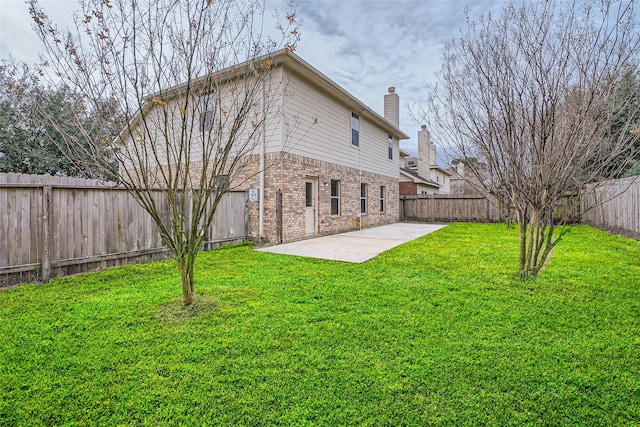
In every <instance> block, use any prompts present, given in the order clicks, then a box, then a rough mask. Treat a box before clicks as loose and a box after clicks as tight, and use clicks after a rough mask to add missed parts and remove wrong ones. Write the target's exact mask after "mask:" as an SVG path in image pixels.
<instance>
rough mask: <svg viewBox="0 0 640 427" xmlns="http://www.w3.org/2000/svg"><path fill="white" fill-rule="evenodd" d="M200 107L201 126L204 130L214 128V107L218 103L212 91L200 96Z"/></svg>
mask: <svg viewBox="0 0 640 427" xmlns="http://www.w3.org/2000/svg"><path fill="white" fill-rule="evenodd" d="M199 104H200V105H199V108H200V128H201V129H202V131H203V132H207V131H210V130H211V129H213V117H214V114H213V111H214V110H213V109H214V108H215V105H216V100H215V97H214V96H213V94H212V93H207V94H204V95H202V96H200V100H199Z"/></svg>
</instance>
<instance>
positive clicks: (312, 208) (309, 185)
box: [304, 178, 318, 234]
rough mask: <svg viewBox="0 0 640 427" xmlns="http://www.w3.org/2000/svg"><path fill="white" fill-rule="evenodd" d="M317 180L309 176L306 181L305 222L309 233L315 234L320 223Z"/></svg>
mask: <svg viewBox="0 0 640 427" xmlns="http://www.w3.org/2000/svg"><path fill="white" fill-rule="evenodd" d="M316 183H317V181H316V179H314V178H307V179H306V180H305V182H304V187H305V218H306V219H305V222H306V232H307V234H315V233H316V226H317V223H318V208H317V205H318V203H317V201H316V199H317V193H318V190H317V184H316Z"/></svg>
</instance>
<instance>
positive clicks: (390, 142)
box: [387, 135, 393, 160]
mask: <svg viewBox="0 0 640 427" xmlns="http://www.w3.org/2000/svg"><path fill="white" fill-rule="evenodd" d="M387 150H388V151H389V160H393V137H392V136H391V135H389V136H388V137H387Z"/></svg>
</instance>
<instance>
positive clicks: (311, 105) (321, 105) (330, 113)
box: [283, 72, 398, 177]
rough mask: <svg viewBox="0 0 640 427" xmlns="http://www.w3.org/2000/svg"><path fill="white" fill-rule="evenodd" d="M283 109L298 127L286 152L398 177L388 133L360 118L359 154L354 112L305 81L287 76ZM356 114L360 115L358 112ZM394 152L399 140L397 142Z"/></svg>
mask: <svg viewBox="0 0 640 427" xmlns="http://www.w3.org/2000/svg"><path fill="white" fill-rule="evenodd" d="M287 76H288V80H287V85H286V87H287V96H286V98H285V100H284V109H285V112H286V117H287V122H290V123H293V122H295V121H297V122H298V123H299V124H298V126H297V129H296V131H295V135H294V136H293V137H291V135H290V138H289V139H290V140H291V143H290V145H289V146H288V147H284V148H283V151H286V152H289V153H291V154H297V155H300V156H304V157H309V158H312V159H317V160H321V161H325V162H330V163H335V164H339V165H343V166H347V167H351V168H354V169H360V170H363V171H367V172H373V173H378V174H381V175H386V176H390V177H397V176H398V163H397V161H389V159H388V146H387V144H386V143H385V142H386V141H387V137H388V131H386V130H385V129H383V128H382V127H380V126H379V125H377V124H376V123H374V122H372V121H370V120H369V119H368V118H367V116H366V115H360V132H359V144H360V145H359V147H360V149H359V150H354V149H353V145H352V144H351V114H352V113H354V111H353V110H352V109H351V108H349V107H348V106H346V105H344V104H343V103H341V102H340V101H339V100H338V99H336V98H334V97H331V96H329V95H328V94H327V93H326V92H324V91H322V90H321V89H319V88H318V86H316V85H314V84H312V83H311V82H309V81H307V80H306V79H304V78H303V77H301V76H299V75H297V74H293V73H291V72H287ZM355 113H356V114H357V112H355ZM393 144H394V150H395V151H396V152H397V150H398V140H397V138H394V141H393Z"/></svg>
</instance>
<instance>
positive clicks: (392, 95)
mask: <svg viewBox="0 0 640 427" xmlns="http://www.w3.org/2000/svg"><path fill="white" fill-rule="evenodd" d="M384 118H385V119H387V120H388V121H390V122H391V123H393V124H394V125H395V126H396V127H399V126H400V97H399V96H398V94H397V93H396V88H395V87H390V88H389V93H388V94H386V95H385V96H384Z"/></svg>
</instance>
